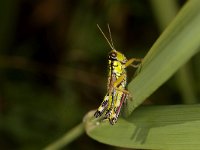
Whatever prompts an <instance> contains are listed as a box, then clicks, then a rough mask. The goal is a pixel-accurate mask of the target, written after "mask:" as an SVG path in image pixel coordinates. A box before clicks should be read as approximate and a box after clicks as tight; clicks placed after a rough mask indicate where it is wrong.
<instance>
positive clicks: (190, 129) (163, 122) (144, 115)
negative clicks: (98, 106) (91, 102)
mask: <svg viewBox="0 0 200 150" xmlns="http://www.w3.org/2000/svg"><path fill="white" fill-rule="evenodd" d="M199 108H200V105H177V106H142V107H139V108H138V109H136V110H135V111H134V113H133V115H131V116H130V117H129V118H127V119H122V118H120V119H119V120H118V123H117V124H115V125H113V126H111V125H110V124H109V122H107V121H105V122H104V123H101V124H99V125H98V124H97V123H96V124H95V122H91V121H89V122H87V124H86V129H87V134H88V135H89V136H90V137H92V138H94V139H96V140H97V141H99V142H102V143H105V144H109V145H115V146H120V147H127V148H139V149H146V148H147V149H181V150H183V149H187V150H188V149H193V150H194V149H200V142H199V139H200V119H199V118H200V109H199ZM93 113H94V112H90V114H93Z"/></svg>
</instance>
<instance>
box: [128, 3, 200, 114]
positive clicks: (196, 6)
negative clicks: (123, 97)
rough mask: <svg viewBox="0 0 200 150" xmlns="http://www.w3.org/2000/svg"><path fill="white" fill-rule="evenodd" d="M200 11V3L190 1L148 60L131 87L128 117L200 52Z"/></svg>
mask: <svg viewBox="0 0 200 150" xmlns="http://www.w3.org/2000/svg"><path fill="white" fill-rule="evenodd" d="M199 10H200V1H199V0H191V1H188V2H187V3H186V5H185V6H184V7H183V8H182V10H181V11H180V12H179V14H178V15H177V16H176V18H175V19H174V20H173V21H172V23H171V24H170V25H169V26H168V27H167V28H166V30H165V31H164V32H163V34H162V35H161V36H160V37H159V39H158V40H157V41H156V42H155V44H154V45H153V46H152V48H151V49H150V51H149V53H148V54H147V55H146V56H145V58H144V61H143V63H142V67H141V71H140V72H139V74H138V75H137V76H136V77H135V78H134V79H133V80H132V82H131V83H130V84H129V86H128V89H129V91H130V92H131V94H132V96H133V101H128V109H127V114H128V115H129V114H130V113H131V112H133V110H134V109H135V108H136V107H137V106H139V105H140V104H141V103H142V102H143V101H144V100H145V99H146V98H147V97H148V96H149V95H151V94H152V93H153V92H154V91H155V90H156V89H158V88H159V86H161V85H162V84H163V83H164V82H166V81H167V80H168V79H169V78H170V77H171V76H172V75H173V74H174V73H175V72H176V71H177V70H178V69H179V68H180V67H181V66H182V65H184V64H185V63H186V62H187V61H188V60H189V59H190V58H191V57H192V56H194V55H195V54H196V53H197V52H198V51H199V48H200V27H199V25H200V11H199Z"/></svg>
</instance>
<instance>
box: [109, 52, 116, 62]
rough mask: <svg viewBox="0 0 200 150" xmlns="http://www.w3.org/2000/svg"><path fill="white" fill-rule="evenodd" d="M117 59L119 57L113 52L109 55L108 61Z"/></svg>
mask: <svg viewBox="0 0 200 150" xmlns="http://www.w3.org/2000/svg"><path fill="white" fill-rule="evenodd" d="M116 57H117V53H116V52H111V53H109V55H108V59H111V60H116Z"/></svg>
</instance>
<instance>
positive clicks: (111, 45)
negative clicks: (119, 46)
mask: <svg viewBox="0 0 200 150" xmlns="http://www.w3.org/2000/svg"><path fill="white" fill-rule="evenodd" d="M97 27H98V28H99V30H100V31H101V33H102V34H103V36H104V38H105V39H106V41H107V42H108V44H109V46H110V47H111V48H112V49H113V50H115V48H114V46H113V42H112V38H111V32H110V27H109V25H108V30H109V33H110V39H111V43H112V44H111V43H110V41H109V40H108V38H107V37H106V35H105V34H104V32H103V31H102V30H101V28H100V27H99V25H98V24H97Z"/></svg>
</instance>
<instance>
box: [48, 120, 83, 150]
mask: <svg viewBox="0 0 200 150" xmlns="http://www.w3.org/2000/svg"><path fill="white" fill-rule="evenodd" d="M84 132H85V130H84V125H83V123H81V124H79V125H77V126H76V127H74V128H73V129H71V130H70V131H69V132H67V133H66V134H65V135H64V136H63V137H61V138H60V139H58V140H57V141H55V142H53V143H51V144H49V145H48V146H47V147H45V148H44V150H58V149H61V148H62V147H64V146H66V145H67V144H69V143H70V142H72V141H73V140H74V139H76V138H77V137H79V136H80V135H82V134H83V133H84Z"/></svg>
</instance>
